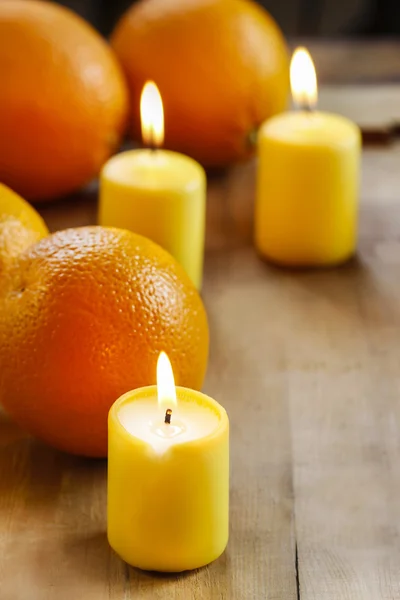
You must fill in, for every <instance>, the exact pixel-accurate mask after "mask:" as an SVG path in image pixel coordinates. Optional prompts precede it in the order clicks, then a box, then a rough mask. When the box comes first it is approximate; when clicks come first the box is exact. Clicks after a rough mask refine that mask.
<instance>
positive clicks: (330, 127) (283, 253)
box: [255, 49, 361, 266]
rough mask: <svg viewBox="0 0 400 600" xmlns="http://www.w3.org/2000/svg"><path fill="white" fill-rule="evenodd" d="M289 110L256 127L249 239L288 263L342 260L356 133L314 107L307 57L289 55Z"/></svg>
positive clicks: (353, 195)
mask: <svg viewBox="0 0 400 600" xmlns="http://www.w3.org/2000/svg"><path fill="white" fill-rule="evenodd" d="M291 85H292V91H293V95H294V99H295V101H297V103H298V105H299V109H300V110H298V111H296V112H288V113H284V114H282V115H278V116H276V117H274V118H272V119H271V120H270V121H267V122H265V123H264V125H263V126H262V127H261V129H260V132H259V142H258V146H259V150H258V153H259V165H258V175H257V198H256V214H255V241H256V246H257V248H258V251H259V252H260V254H261V255H262V256H264V257H265V258H267V259H270V260H272V261H273V262H276V263H279V264H283V265H288V266H324V265H334V264H338V263H341V262H343V261H345V260H346V259H348V258H349V257H350V256H351V255H352V254H353V253H354V251H355V247H356V241H357V218H358V186H359V162H360V145H361V139H360V132H359V129H358V127H357V126H356V125H355V124H354V123H352V122H351V121H349V120H348V119H345V118H344V117H341V116H339V115H334V114H329V113H323V112H318V111H314V110H313V107H314V105H315V104H316V101H317V87H316V86H317V84H316V76H315V70H314V66H313V63H312V60H311V57H310V56H309V55H308V53H307V52H306V51H305V50H304V49H299V50H298V51H297V52H296V53H295V55H294V57H293V60H292V65H291Z"/></svg>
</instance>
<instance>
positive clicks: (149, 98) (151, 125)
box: [140, 81, 164, 148]
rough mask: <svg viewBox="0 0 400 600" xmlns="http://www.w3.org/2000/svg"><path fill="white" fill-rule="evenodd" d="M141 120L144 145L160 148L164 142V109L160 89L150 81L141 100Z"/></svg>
mask: <svg viewBox="0 0 400 600" xmlns="http://www.w3.org/2000/svg"><path fill="white" fill-rule="evenodd" d="M140 119H141V125H142V138H143V142H144V144H146V146H149V147H150V148H159V147H160V146H162V144H163V141H164V109H163V103H162V100H161V95H160V92H159V91H158V87H157V86H156V84H155V83H154V82H153V81H148V82H147V83H146V84H145V86H144V88H143V91H142V96H141V98H140Z"/></svg>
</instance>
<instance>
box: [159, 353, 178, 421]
mask: <svg viewBox="0 0 400 600" xmlns="http://www.w3.org/2000/svg"><path fill="white" fill-rule="evenodd" d="M157 396H158V406H160V407H161V408H163V409H164V410H165V409H167V408H171V407H173V406H176V405H177V402H176V389H175V381H174V373H173V371H172V367H171V363H170V361H169V358H168V356H167V355H166V354H165V352H161V353H160V356H159V357H158V362H157Z"/></svg>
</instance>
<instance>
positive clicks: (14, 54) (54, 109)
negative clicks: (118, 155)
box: [0, 0, 128, 200]
mask: <svg viewBox="0 0 400 600" xmlns="http://www.w3.org/2000/svg"><path fill="white" fill-rule="evenodd" d="M0 75H1V88H0V180H1V181H3V182H4V183H6V184H7V185H9V186H10V187H11V188H12V189H14V190H15V191H17V192H18V193H20V194H21V195H22V196H23V197H24V198H27V199H28V200H46V199H50V198H52V197H56V196H61V195H64V194H67V193H69V192H72V191H74V190H75V189H77V188H79V187H81V186H82V185H83V184H85V183H86V182H88V181H89V180H90V179H91V178H92V177H94V176H95V175H96V174H97V173H98V172H99V170H100V168H101V166H102V165H103V163H104V161H105V160H106V159H107V158H108V157H109V156H110V154H111V153H112V152H113V151H114V150H115V149H116V148H117V147H118V145H119V142H120V139H121V136H122V134H123V132H124V130H125V127H126V122H127V111H128V92H127V88H126V82H125V80H124V76H123V74H122V72H121V69H120V66H119V64H118V62H117V60H116V58H115V56H114V54H113V52H112V50H111V49H110V47H109V46H108V45H107V43H106V42H105V40H103V39H102V38H101V37H100V35H99V34H98V33H97V32H96V31H95V30H94V29H92V27H91V26H90V25H88V24H87V23H86V22H85V21H83V20H82V19H81V18H80V17H78V16H77V15H75V14H74V13H73V12H71V11H69V10H68V9H65V8H63V7H61V6H58V5H55V4H52V3H50V2H41V1H39V0H12V2H0Z"/></svg>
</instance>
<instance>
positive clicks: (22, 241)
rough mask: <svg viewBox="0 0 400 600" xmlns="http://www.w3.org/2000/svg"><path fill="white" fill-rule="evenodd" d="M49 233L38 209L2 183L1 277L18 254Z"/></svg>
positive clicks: (0, 190)
mask: <svg viewBox="0 0 400 600" xmlns="http://www.w3.org/2000/svg"><path fill="white" fill-rule="evenodd" d="M48 233H49V231H48V229H47V227H46V224H45V222H44V221H43V219H42V217H41V216H40V215H39V214H38V213H37V212H36V210H35V209H34V208H32V206H31V205H30V204H28V202H25V200H23V199H22V198H21V196H18V194H16V193H15V192H13V191H12V190H10V189H9V188H8V187H6V186H5V185H2V184H1V183H0V277H1V276H2V274H3V273H4V271H5V269H6V268H8V267H9V266H10V265H11V263H12V261H13V260H14V258H15V257H16V256H18V254H20V253H21V252H23V250H25V249H26V248H28V247H29V246H30V245H31V244H34V243H35V242H37V241H39V240H40V239H41V238H43V237H45V236H46V235H48Z"/></svg>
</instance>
